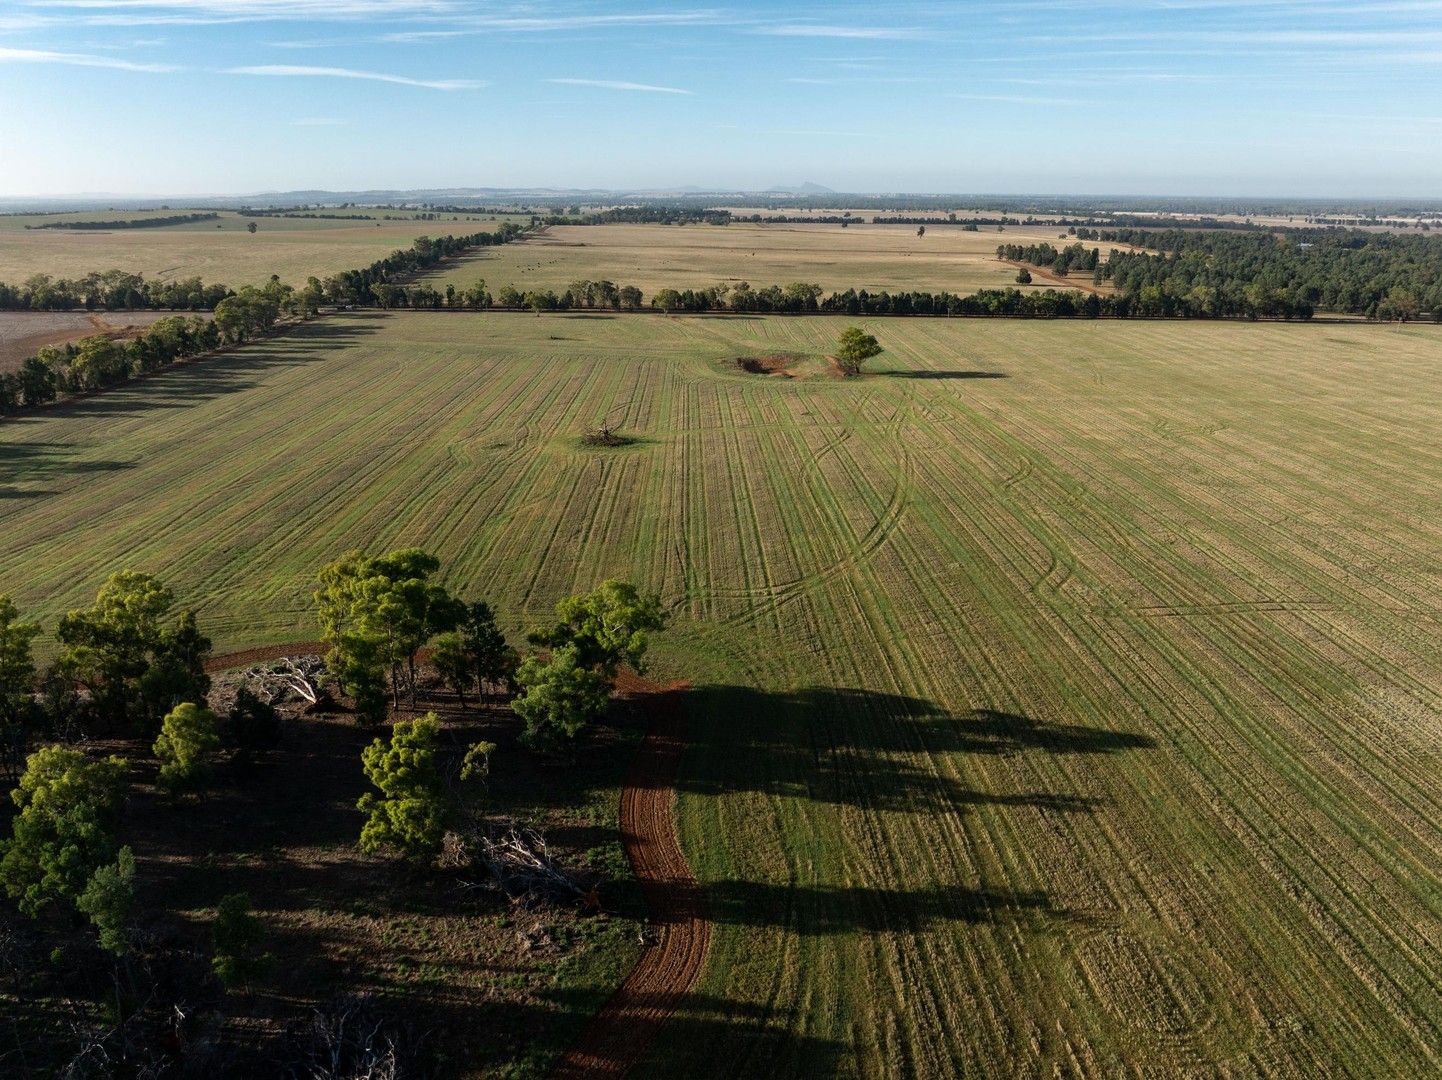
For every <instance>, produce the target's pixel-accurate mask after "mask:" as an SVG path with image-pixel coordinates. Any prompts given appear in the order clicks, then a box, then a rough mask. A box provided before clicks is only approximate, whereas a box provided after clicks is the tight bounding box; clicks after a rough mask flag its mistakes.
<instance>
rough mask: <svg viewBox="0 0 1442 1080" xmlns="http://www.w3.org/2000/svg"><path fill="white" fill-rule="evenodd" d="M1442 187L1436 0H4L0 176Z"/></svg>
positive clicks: (176, 185)
mask: <svg viewBox="0 0 1442 1080" xmlns="http://www.w3.org/2000/svg"><path fill="white" fill-rule="evenodd" d="M803 180H811V181H815V182H817V183H821V184H825V185H827V186H829V187H832V188H836V189H838V190H847V191H947V192H978V191H987V192H1008V191H1010V192H1068V193H1083V192H1091V193H1171V194H1202V195H1207V194H1293V195H1337V196H1360V195H1374V196H1409V195H1411V196H1432V197H1442V0H1377V2H1363V0H1353V2H1350V3H1337V2H1332V0H1309V2H1301V0H1006V2H992V0H978V2H971V3H954V2H953V3H947V2H914V0H901V2H897V3H875V2H873V3H864V4H862V3H845V2H843V3H829V4H822V3H814V4H812V3H807V4H800V3H798V4H786V3H757V2H734V3H729V4H725V5H716V6H711V5H709V4H708V5H701V4H698V5H696V6H691V5H688V4H686V3H684V2H682V3H662V2H659V0H652V2H647V3H642V2H637V3H595V2H591V3H587V2H576V0H572V2H550V0H538V2H535V3H525V4H508V3H485V2H475V0H0V195H21V194H60V193H75V192H102V191H103V192H111V193H133V194H162V193H163V194H186V193H194V194H199V193H244V192H255V191H263V190H276V189H290V188H310V187H320V188H332V189H357V188H377V187H450V186H477V187H511V186H555V187H636V186H650V187H661V186H679V185H698V186H703V187H727V188H747V189H749V188H764V187H770V186H772V185H777V184H784V185H790V184H797V183H800V182H801V181H803Z"/></svg>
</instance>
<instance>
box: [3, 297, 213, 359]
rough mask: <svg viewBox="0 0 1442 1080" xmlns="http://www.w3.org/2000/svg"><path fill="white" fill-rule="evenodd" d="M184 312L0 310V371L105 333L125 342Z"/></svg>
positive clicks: (185, 313)
mask: <svg viewBox="0 0 1442 1080" xmlns="http://www.w3.org/2000/svg"><path fill="white" fill-rule="evenodd" d="M190 314H197V313H195V312H185V311H107V312H104V313H93V312H92V313H86V312H81V311H0V371H16V370H18V369H19V367H20V365H21V364H23V363H24V362H25V361H26V359H27V358H29V357H31V356H34V355H35V353H36V352H38V351H39V350H40V349H43V348H44V347H45V346H47V345H65V344H67V343H69V342H72V341H79V340H80V339H81V338H87V337H94V336H95V335H97V334H104V335H106V336H107V337H109V338H111V339H112V340H117V341H118V340H124V339H127V338H132V337H134V336H135V335H137V334H139V333H140V332H141V331H142V330H144V329H145V328H146V327H147V326H150V325H151V324H153V323H155V322H156V321H157V320H159V319H164V318H168V317H170V316H171V315H190Z"/></svg>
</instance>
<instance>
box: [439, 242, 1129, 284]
mask: <svg viewBox="0 0 1442 1080" xmlns="http://www.w3.org/2000/svg"><path fill="white" fill-rule="evenodd" d="M1065 232H1066V230H1065V229H1064V228H1058V227H1056V226H1042V227H1035V226H1033V227H1027V228H1023V227H1020V226H1012V225H1008V226H1007V227H1006V231H1005V232H1001V233H999V232H997V231H996V226H994V225H993V226H990V227H986V226H983V227H981V231H979V232H964V231H962V230H961V229H960V228H959V227H957V226H954V225H950V226H949V225H944V224H935V225H932V226H930V227H929V228H927V230H926V235H925V236H923V237H918V236H917V235H916V226H915V225H864V224H860V223H858V224H856V225H852V226H848V227H847V228H844V229H843V228H842V227H841V226H840V225H749V224H744V225H743V224H733V225H726V226H717V225H684V226H680V225H557V226H552V227H551V228H549V229H547V230H546V232H545V233H544V234H543V235H541V236H536V237H532V238H530V239H527V240H526V241H525V242H524V243H521V244H515V245H510V246H507V247H504V248H496V249H494V250H490V251H486V252H484V253H482V254H479V255H476V256H473V257H471V258H468V259H462V260H458V261H457V262H455V263H453V264H452V265H450V266H448V267H446V268H445V269H444V270H441V271H439V272H437V273H436V274H435V275H433V276H432V277H431V278H429V279H428V281H429V282H430V283H431V284H433V285H436V286H437V287H439V288H444V287H445V286H446V285H447V284H453V285H455V286H456V287H457V288H464V287H466V286H469V285H472V284H474V283H475V281H476V279H477V278H484V279H485V281H486V285H487V286H488V287H489V288H490V289H491V291H492V292H495V291H496V290H497V289H499V288H500V287H501V286H503V285H515V286H516V287H517V288H519V289H521V290H522V291H525V290H526V289H531V288H550V289H556V290H564V289H565V288H566V287H567V286H568V285H570V284H571V282H573V281H577V280H580V279H589V280H601V279H608V280H610V281H614V282H615V283H616V284H617V285H635V286H636V287H638V288H639V289H641V290H642V292H644V293H645V294H646V297H647V299H648V300H649V299H650V297H651V296H652V295H653V294H654V293H655V292H656V291H657V290H658V289H663V288H667V287H673V288H677V289H685V288H698V287H702V286H707V285H715V284H717V283H718V282H725V283H728V284H735V283H736V282H738V281H747V282H750V283H751V285H752V286H754V287H757V288H760V287H762V286H765V285H785V284H786V283H787V282H791V281H805V282H812V283H815V284H818V285H820V286H821V287H822V288H823V289H824V290H826V291H827V292H830V291H832V290H841V289H846V288H850V287H855V288H858V289H868V290H870V291H872V292H878V291H881V290H889V291H895V290H897V289H930V290H933V291H941V290H943V289H945V290H948V291H950V292H953V293H971V292H976V291H977V290H978V289H1000V288H1006V287H1009V286H1014V285H1015V281H1016V267H1015V266H1011V265H1009V264H1007V263H1004V262H999V261H998V260H997V258H996V247H997V245H998V244H1000V243H1003V242H1005V243H1016V244H1037V243H1042V242H1047V243H1051V244H1054V245H1058V246H1060V245H1063V244H1065V243H1067V242H1068V241H1067V240H1065V239H1062V237H1061V234H1063V233H1065ZM1072 242H1074V238H1072ZM1103 248H1104V249H1105V245H1103ZM1103 255H1105V250H1103ZM1076 284H1077V286H1078V287H1079V286H1083V285H1085V286H1090V284H1091V275H1090V274H1089V273H1088V274H1084V275H1080V276H1079V277H1078V278H1077V279H1076ZM1049 287H1051V284H1050V283H1048V282H1047V281H1046V280H1045V278H1044V276H1043V275H1040V274H1038V275H1037V276H1036V278H1035V284H1033V285H1032V286H1029V288H1049Z"/></svg>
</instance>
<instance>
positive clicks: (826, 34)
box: [751, 23, 923, 41]
mask: <svg viewBox="0 0 1442 1080" xmlns="http://www.w3.org/2000/svg"><path fill="white" fill-rule="evenodd" d="M751 32H752V33H753V34H766V35H768V36H770V37H812V38H852V39H861V40H881V41H904V40H910V39H913V38H919V37H921V36H922V33H923V31H921V30H918V29H915V28H910V27H898V26H824V25H821V24H818V23H785V24H783V25H781V26H763V27H759V28H757V29H755V30H753V31H751Z"/></svg>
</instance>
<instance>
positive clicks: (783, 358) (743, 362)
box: [736, 353, 801, 379]
mask: <svg viewBox="0 0 1442 1080" xmlns="http://www.w3.org/2000/svg"><path fill="white" fill-rule="evenodd" d="M800 359H801V357H799V356H797V355H796V354H795V353H772V354H771V355H770V356H738V357H737V358H736V366H737V367H738V368H740V369H741V370H742V371H744V372H746V373H747V374H748V375H780V376H783V377H785V378H788V379H789V378H791V377H792V372H791V370H790V369H791V368H792V367H793V366H795V364H796V363H797V361H799V360H800Z"/></svg>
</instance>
